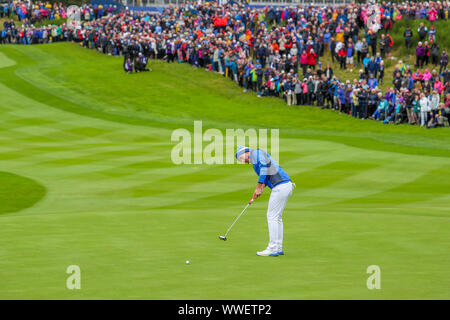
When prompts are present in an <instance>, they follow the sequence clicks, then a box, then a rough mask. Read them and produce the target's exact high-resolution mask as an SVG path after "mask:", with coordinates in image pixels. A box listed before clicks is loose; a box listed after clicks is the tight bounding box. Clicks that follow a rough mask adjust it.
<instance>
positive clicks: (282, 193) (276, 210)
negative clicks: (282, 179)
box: [267, 182, 295, 251]
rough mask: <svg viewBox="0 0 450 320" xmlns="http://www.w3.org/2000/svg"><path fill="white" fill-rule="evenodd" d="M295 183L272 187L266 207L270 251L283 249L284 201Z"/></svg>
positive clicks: (290, 193)
mask: <svg viewBox="0 0 450 320" xmlns="http://www.w3.org/2000/svg"><path fill="white" fill-rule="evenodd" d="M294 188H295V184H294V183H292V182H287V183H282V184H279V185H277V186H276V187H275V188H273V189H272V193H271V194H270V198H269V207H268V208H267V224H268V226H269V245H268V249H269V250H271V251H281V250H283V220H282V218H281V216H282V214H283V211H284V208H285V207H286V202H287V201H288V199H289V197H290V196H291V195H292V191H293V190H294Z"/></svg>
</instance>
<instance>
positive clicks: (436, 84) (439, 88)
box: [433, 78, 444, 95]
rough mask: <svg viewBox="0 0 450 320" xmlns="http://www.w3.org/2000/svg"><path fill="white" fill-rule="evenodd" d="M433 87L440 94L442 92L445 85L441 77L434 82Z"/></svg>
mask: <svg viewBox="0 0 450 320" xmlns="http://www.w3.org/2000/svg"><path fill="white" fill-rule="evenodd" d="M433 89H434V90H436V91H437V93H439V95H440V94H441V93H442V90H444V86H443V85H442V82H441V80H439V78H437V80H436V81H435V82H434V86H433Z"/></svg>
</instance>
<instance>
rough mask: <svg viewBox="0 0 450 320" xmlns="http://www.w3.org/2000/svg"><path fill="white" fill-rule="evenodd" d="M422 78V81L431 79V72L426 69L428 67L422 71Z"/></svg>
mask: <svg viewBox="0 0 450 320" xmlns="http://www.w3.org/2000/svg"><path fill="white" fill-rule="evenodd" d="M422 79H423V80H424V81H425V80H430V79H431V73H430V71H428V69H425V71H424V72H423V75H422Z"/></svg>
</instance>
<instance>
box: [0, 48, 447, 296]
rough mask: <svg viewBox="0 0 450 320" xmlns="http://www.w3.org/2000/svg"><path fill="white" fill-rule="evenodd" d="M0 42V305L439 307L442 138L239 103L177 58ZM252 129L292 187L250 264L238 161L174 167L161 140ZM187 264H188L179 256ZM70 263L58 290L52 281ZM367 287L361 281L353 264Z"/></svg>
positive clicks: (258, 219) (255, 242)
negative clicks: (205, 302) (279, 246)
mask: <svg viewBox="0 0 450 320" xmlns="http://www.w3.org/2000/svg"><path fill="white" fill-rule="evenodd" d="M150 67H151V68H152V69H153V72H148V73H139V74H125V73H124V72H123V69H122V58H119V57H111V56H107V55H102V54H100V53H97V52H95V51H93V50H86V49H83V48H81V47H80V46H78V45H76V44H72V43H57V44H50V45H34V46H19V45H16V46H13V45H2V46H1V47H0V238H1V245H0V299H94V298H96V299H120V298H125V299H449V298H450V255H449V252H450V209H449V203H450V192H449V191H450V131H449V130H448V128H440V129H433V130H427V129H424V128H420V127H418V126H408V125H400V126H395V125H383V124H381V123H379V122H376V121H367V120H366V121H364V120H356V119H353V118H351V117H350V116H348V115H343V114H342V115H340V114H338V113H336V112H333V111H330V110H320V109H319V108H314V107H304V106H290V107H288V106H287V105H286V104H285V103H284V102H283V101H282V100H281V99H274V98H258V97H257V96H256V95H254V94H250V93H247V94H245V93H242V89H241V88H239V87H237V86H236V85H235V84H234V83H233V82H232V81H229V80H227V79H224V78H223V77H221V76H219V75H217V74H214V73H212V72H206V71H204V70H199V69H196V68H193V67H191V66H189V65H185V64H167V63H165V62H163V61H150ZM195 120H201V121H202V122H203V127H204V129H206V128H218V129H220V130H222V131H223V132H225V130H226V129H228V128H230V129H237V128H243V129H247V128H256V129H258V128H268V129H271V128H273V129H279V132H280V161H279V162H280V164H281V166H282V167H283V168H284V169H285V170H286V172H288V173H289V175H290V177H291V178H292V180H293V181H294V182H295V183H296V185H297V188H296V189H295V191H294V194H293V196H292V197H291V198H290V200H289V202H288V204H287V207H286V210H285V212H284V215H283V220H284V239H285V252H286V255H285V256H282V257H281V256H280V257H275V258H272V257H259V256H256V255H255V252H256V251H259V250H262V249H264V248H265V246H266V244H267V240H268V235H267V221H266V210H267V201H268V199H269V195H270V190H267V189H266V190H265V191H264V193H263V195H262V196H261V197H260V198H259V199H257V200H256V201H255V203H254V204H253V205H252V206H251V207H250V208H249V209H248V210H247V212H245V215H243V216H242V217H241V219H240V220H239V222H238V223H237V224H236V225H235V226H234V227H233V230H232V231H231V232H230V235H229V240H228V241H226V242H223V241H220V240H219V239H218V236H219V235H220V234H223V233H224V232H225V231H226V229H227V228H228V226H229V225H230V224H231V223H232V222H233V220H234V219H235V218H236V217H237V215H238V214H239V213H240V212H241V211H242V209H243V208H244V206H245V205H246V203H247V202H248V200H249V199H250V198H251V196H252V193H253V191H254V188H255V185H256V182H257V176H256V175H255V173H254V172H253V169H252V167H251V166H250V165H247V166H246V165H206V164H201V165H175V164H173V162H172V160H171V151H172V148H173V147H174V146H175V143H174V142H172V141H171V134H172V132H173V130H174V129H177V128H185V129H188V130H189V131H193V127H194V121H195ZM187 260H189V261H190V264H189V265H187V264H186V261H187ZM70 265H78V266H79V267H80V269H81V290H68V289H67V288H66V279H67V277H68V276H69V275H68V274H67V273H66V269H67V267H68V266H70ZM371 265H377V266H379V267H380V270H381V289H380V290H369V289H368V288H367V286H366V281H367V278H368V277H369V276H370V274H367V273H366V269H367V267H368V266H371Z"/></svg>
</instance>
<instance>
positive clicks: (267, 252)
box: [256, 249, 278, 257]
mask: <svg viewBox="0 0 450 320" xmlns="http://www.w3.org/2000/svg"><path fill="white" fill-rule="evenodd" d="M256 254H257V255H258V256H261V257H278V253H277V252H276V251H272V250H269V249H266V250H264V251H259V252H257V253H256Z"/></svg>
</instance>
